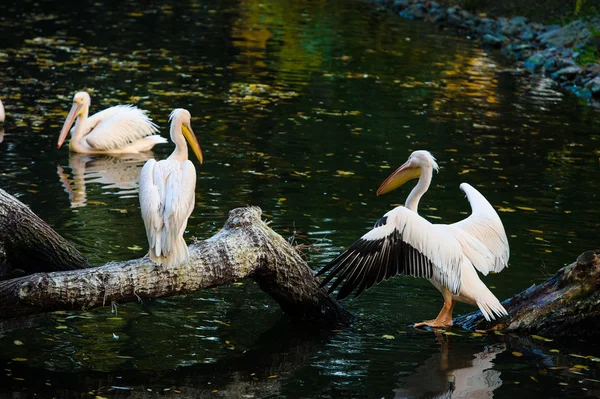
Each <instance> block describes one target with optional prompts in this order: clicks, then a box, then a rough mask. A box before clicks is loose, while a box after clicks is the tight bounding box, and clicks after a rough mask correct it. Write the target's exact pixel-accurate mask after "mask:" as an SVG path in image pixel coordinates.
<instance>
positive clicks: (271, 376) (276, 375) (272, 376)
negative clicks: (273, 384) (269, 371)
mask: <svg viewBox="0 0 600 399" xmlns="http://www.w3.org/2000/svg"><path fill="white" fill-rule="evenodd" d="M277 377H279V375H278V374H273V375H270V376H268V377H267V378H277Z"/></svg>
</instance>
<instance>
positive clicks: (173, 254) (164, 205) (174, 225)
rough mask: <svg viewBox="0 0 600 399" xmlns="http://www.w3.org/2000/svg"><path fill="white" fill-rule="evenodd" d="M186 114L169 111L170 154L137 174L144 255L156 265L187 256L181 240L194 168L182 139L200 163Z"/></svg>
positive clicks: (174, 262)
mask: <svg viewBox="0 0 600 399" xmlns="http://www.w3.org/2000/svg"><path fill="white" fill-rule="evenodd" d="M191 118H192V116H191V115H190V113H189V112H188V111H187V110H185V109H183V108H177V109H175V110H173V112H172V113H171V116H170V120H171V140H172V141H173V143H175V150H174V151H173V153H172V154H171V155H170V156H169V157H168V158H167V159H164V160H162V161H158V162H156V160H154V159H150V160H149V161H148V162H146V164H145V165H144V167H143V168H142V173H141V175H140V189H139V190H140V194H139V197H140V207H141V210H142V219H143V220H144V226H145V227H146V236H147V238H148V245H149V247H150V249H149V252H148V255H149V257H150V259H151V260H152V261H153V262H154V263H156V264H158V265H161V264H163V265H167V266H175V265H179V264H181V263H183V262H185V261H186V260H187V259H188V257H189V252H188V247H187V245H186V243H185V240H184V239H183V233H184V232H185V228H186V226H187V221H188V218H189V217H190V215H191V214H192V211H193V209H194V204H195V189H196V168H195V167H194V164H193V163H192V162H191V161H190V160H188V149H187V145H186V140H187V142H188V143H189V145H190V147H191V149H192V151H193V152H194V154H196V157H197V158H198V161H200V163H201V164H202V150H201V149H200V144H198V140H197V139H196V136H195V135H194V131H193V130H192V126H191Z"/></svg>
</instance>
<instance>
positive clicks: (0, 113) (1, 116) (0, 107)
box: [0, 100, 6, 123]
mask: <svg viewBox="0 0 600 399" xmlns="http://www.w3.org/2000/svg"><path fill="white" fill-rule="evenodd" d="M5 118H6V113H5V112H4V105H2V100H0V123H4V119H5Z"/></svg>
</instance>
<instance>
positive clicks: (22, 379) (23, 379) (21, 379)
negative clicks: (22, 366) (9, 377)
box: [13, 377, 25, 381]
mask: <svg viewBox="0 0 600 399" xmlns="http://www.w3.org/2000/svg"><path fill="white" fill-rule="evenodd" d="M13 378H14V379H15V380H17V381H25V378H21V377H13Z"/></svg>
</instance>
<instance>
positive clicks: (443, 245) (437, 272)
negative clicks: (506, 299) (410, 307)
mask: <svg viewBox="0 0 600 399" xmlns="http://www.w3.org/2000/svg"><path fill="white" fill-rule="evenodd" d="M437 169H438V166H437V163H436V162H435V158H433V156H432V155H431V154H430V153H429V152H428V151H415V152H413V153H412V154H411V156H410V157H409V159H408V161H407V162H406V163H405V164H404V165H402V166H401V167H400V168H398V169H397V170H396V171H395V172H394V173H392V174H391V175H390V176H389V177H388V178H387V179H386V180H385V181H384V182H383V184H382V185H381V187H380V188H379V190H378V191H377V194H378V195H379V194H384V193H387V192H389V191H392V190H394V189H396V188H398V187H400V186H401V185H403V184H404V183H406V182H407V181H409V180H411V179H414V178H417V177H418V178H419V182H418V183H417V185H416V186H415V188H414V189H413V190H412V191H411V193H410V195H409V196H408V198H407V200H406V204H405V206H399V207H396V208H394V209H392V210H391V211H389V212H388V213H386V214H385V215H384V216H383V218H381V219H380V220H379V221H378V222H377V223H376V224H375V227H374V228H373V229H372V230H371V231H369V232H368V233H366V234H365V235H363V236H362V237H361V238H360V239H359V240H358V241H356V242H355V243H354V244H352V245H351V246H350V247H349V248H348V249H347V250H346V251H345V252H344V253H342V254H341V255H339V256H338V257H336V258H335V259H334V260H332V261H331V262H330V263H329V264H328V265H327V266H325V267H324V268H323V269H322V270H321V271H319V273H318V275H320V274H323V273H325V272H327V271H329V270H330V273H329V275H328V276H327V277H326V278H325V279H324V280H323V283H322V285H325V284H327V283H328V282H329V281H331V280H333V279H334V278H335V281H334V282H333V284H332V285H331V287H330V289H329V292H332V291H334V290H335V289H336V288H337V287H338V286H340V288H339V292H338V298H345V297H346V296H348V295H350V294H351V293H352V292H353V291H354V292H355V296H358V295H360V294H361V293H362V292H363V291H364V290H365V289H368V288H370V287H372V286H373V285H374V284H377V283H380V282H381V281H383V280H385V279H388V278H390V277H393V276H396V275H398V274H404V275H410V276H414V277H425V278H428V279H429V280H430V281H431V283H432V284H433V285H434V286H435V287H436V288H438V289H439V290H440V291H441V293H442V295H443V296H444V308H443V309H442V311H441V312H440V314H439V315H438V317H437V318H436V319H435V320H429V321H426V322H423V323H418V324H416V325H429V326H434V327H439V326H447V325H452V309H453V307H454V304H455V302H456V301H460V302H466V303H469V304H472V305H477V306H478V307H479V309H480V310H481V312H482V313H483V315H484V317H485V318H486V319H487V320H491V319H494V318H496V317H501V316H504V315H506V314H507V313H506V310H505V309H504V307H503V306H502V305H501V304H500V302H499V301H498V299H497V298H496V297H495V296H494V294H492V292H491V291H490V290H489V289H488V288H487V287H486V286H485V284H483V282H482V281H481V280H480V279H479V277H478V276H477V272H476V271H475V268H476V269H477V270H479V271H480V272H481V273H483V274H484V275H487V274H488V273H489V272H499V271H501V270H502V269H503V268H504V267H506V265H507V262H508V258H509V247H508V240H507V238H506V233H505V232H504V227H503V226H502V222H501V221H500V218H499V217H498V214H497V213H496V211H495V210H494V208H493V207H492V206H491V205H490V203H489V202H488V201H487V200H486V199H485V197H483V196H482V195H481V194H480V193H479V192H478V191H477V190H476V189H475V188H473V187H472V186H470V185H469V184H467V183H462V184H461V185H460V188H461V190H463V191H464V192H465V193H466V195H467V198H468V200H469V202H470V204H471V210H472V213H471V215H470V216H469V217H468V218H466V219H464V220H462V221H460V222H458V223H454V224H450V225H445V224H432V223H430V222H429V221H427V220H426V219H424V218H423V217H421V216H420V215H419V214H418V213H417V207H418V204H419V200H420V198H421V197H422V195H423V194H424V193H425V192H426V191H427V189H428V188H429V185H430V183H431V178H432V175H433V170H437ZM342 283H343V284H342Z"/></svg>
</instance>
